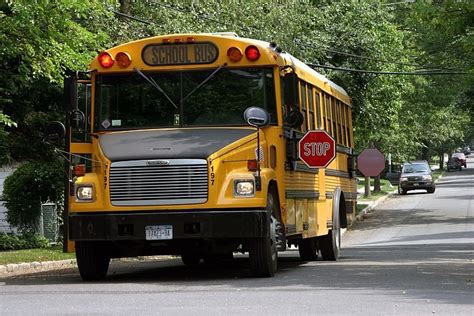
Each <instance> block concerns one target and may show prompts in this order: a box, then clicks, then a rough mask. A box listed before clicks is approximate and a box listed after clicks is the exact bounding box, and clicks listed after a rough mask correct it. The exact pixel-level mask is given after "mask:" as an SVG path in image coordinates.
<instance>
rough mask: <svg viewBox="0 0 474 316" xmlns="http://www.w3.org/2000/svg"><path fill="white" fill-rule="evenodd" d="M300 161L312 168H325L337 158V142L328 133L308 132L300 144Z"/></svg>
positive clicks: (319, 131)
mask: <svg viewBox="0 0 474 316" xmlns="http://www.w3.org/2000/svg"><path fill="white" fill-rule="evenodd" d="M298 154H299V156H300V159H301V160H302V161H303V162H304V163H305V164H306V165H307V166H308V167H310V168H325V167H326V166H327V165H329V163H331V161H333V160H334V158H336V142H335V141H334V138H332V137H331V135H329V134H328V133H327V132H326V131H323V130H314V131H308V132H307V133H306V134H305V135H304V136H303V138H301V140H300V141H299V143H298Z"/></svg>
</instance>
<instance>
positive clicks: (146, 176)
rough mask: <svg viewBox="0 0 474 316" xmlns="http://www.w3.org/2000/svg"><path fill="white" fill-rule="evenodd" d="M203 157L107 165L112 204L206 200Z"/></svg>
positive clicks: (149, 203)
mask: <svg viewBox="0 0 474 316" xmlns="http://www.w3.org/2000/svg"><path fill="white" fill-rule="evenodd" d="M207 184H208V173H207V162H206V160H203V159H169V160H135V161H120V162H113V163H112V164H111V166H110V200H111V203H112V205H117V206H127V205H128V206H132V205H173V204H195V203H204V202H206V201H207V195H208V193H207V192H208V190H207V189H208V188H207Z"/></svg>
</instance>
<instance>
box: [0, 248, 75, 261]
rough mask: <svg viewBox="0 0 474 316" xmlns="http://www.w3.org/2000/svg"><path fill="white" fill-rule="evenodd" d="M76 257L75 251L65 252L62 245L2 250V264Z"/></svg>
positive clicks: (0, 258) (0, 256)
mask: <svg viewBox="0 0 474 316" xmlns="http://www.w3.org/2000/svg"><path fill="white" fill-rule="evenodd" d="M75 258H76V255H75V254H74V253H64V252H63V249H62V247H52V248H44V249H24V250H11V251H0V264H8V263H22V262H34V261H37V262H44V261H54V260H65V259H75Z"/></svg>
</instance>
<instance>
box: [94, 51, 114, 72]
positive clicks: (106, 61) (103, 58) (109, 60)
mask: <svg viewBox="0 0 474 316" xmlns="http://www.w3.org/2000/svg"><path fill="white" fill-rule="evenodd" d="M97 58H98V59H99V64H100V65H101V66H102V67H104V68H110V67H112V66H113V65H114V58H113V57H112V55H110V54H109V53H107V52H102V53H100V54H99V56H98V57H97Z"/></svg>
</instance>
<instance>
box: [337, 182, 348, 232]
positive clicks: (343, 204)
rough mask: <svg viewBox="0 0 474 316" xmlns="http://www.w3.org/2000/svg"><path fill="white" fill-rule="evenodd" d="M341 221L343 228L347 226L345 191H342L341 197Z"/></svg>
mask: <svg viewBox="0 0 474 316" xmlns="http://www.w3.org/2000/svg"><path fill="white" fill-rule="evenodd" d="M339 221H340V223H339V224H340V225H341V228H347V210H346V198H345V197H344V192H343V191H341V195H340V197H339Z"/></svg>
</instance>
